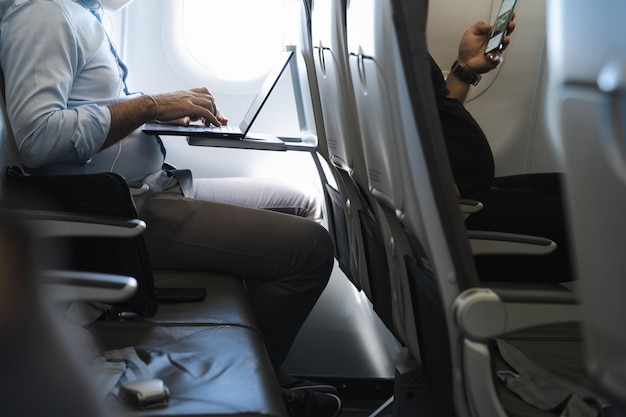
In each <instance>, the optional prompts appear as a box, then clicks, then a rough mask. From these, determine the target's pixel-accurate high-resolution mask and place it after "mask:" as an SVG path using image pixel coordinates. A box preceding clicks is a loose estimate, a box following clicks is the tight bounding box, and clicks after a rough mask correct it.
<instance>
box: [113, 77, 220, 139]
mask: <svg viewBox="0 0 626 417" xmlns="http://www.w3.org/2000/svg"><path fill="white" fill-rule="evenodd" d="M108 107H109V110H110V112H111V126H110V128H109V133H108V134H107V137H106V140H105V141H104V144H103V145H102V147H101V149H105V148H107V147H109V146H111V145H113V144H115V143H117V142H119V141H120V140H122V139H124V138H125V137H126V136H128V135H129V134H130V133H131V132H132V131H133V130H135V129H137V128H138V127H139V126H141V125H142V124H144V123H146V122H148V121H152V120H158V121H162V122H165V123H174V124H180V125H188V124H189V122H190V121H191V120H202V121H203V122H204V123H205V124H206V125H209V124H214V125H216V126H220V125H222V124H226V123H228V119H227V118H226V117H224V116H223V115H222V114H221V113H220V111H219V109H218V108H217V105H216V104H215V99H214V98H213V95H212V94H211V93H210V92H209V90H207V89H206V88H195V89H192V90H185V91H178V92H174V93H168V94H158V95H153V96H149V95H144V96H140V97H137V98H133V99H130V100H125V101H120V102H117V103H114V104H110V105H109V106H108Z"/></svg>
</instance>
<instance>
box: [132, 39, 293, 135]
mask: <svg viewBox="0 0 626 417" xmlns="http://www.w3.org/2000/svg"><path fill="white" fill-rule="evenodd" d="M292 55H293V51H286V52H281V54H280V55H279V56H278V58H277V60H276V63H275V64H274V66H273V67H272V69H271V70H270V72H269V73H268V74H267V77H266V78H265V81H263V84H262V85H261V89H260V90H259V92H258V93H257V95H256V97H255V98H254V100H253V101H252V104H250V107H249V108H248V111H247V112H246V114H245V116H244V117H243V120H242V121H241V123H239V126H232V125H226V126H219V127H218V126H202V125H190V126H176V125H169V124H164V123H153V122H151V123H146V124H144V125H143V127H142V131H143V132H144V133H146V134H148V135H175V136H197V137H204V138H222V139H243V138H244V137H245V136H246V134H247V133H248V131H249V130H250V127H251V126H252V123H253V122H254V120H255V119H256V117H257V116H258V115H259V112H260V111H261V109H262V108H263V105H264V104H265V102H266V101H267V98H268V97H269V95H270V93H271V92H272V90H273V89H274V87H275V86H276V83H277V82H278V80H279V79H280V76H281V75H282V73H283V72H284V71H285V68H287V64H288V63H289V60H290V59H291V56H292Z"/></svg>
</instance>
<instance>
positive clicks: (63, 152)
mask: <svg viewBox="0 0 626 417" xmlns="http://www.w3.org/2000/svg"><path fill="white" fill-rule="evenodd" d="M76 24H77V23H76V22H75V21H72V20H71V19H70V18H69V17H68V15H67V11H66V10H62V9H61V8H60V7H59V6H58V5H57V4H56V3H55V2H26V3H23V4H22V5H20V6H17V7H16V8H14V9H12V10H10V11H8V12H7V14H5V16H4V17H3V19H2V24H1V27H0V45H1V46H0V48H1V49H0V64H1V65H2V69H3V72H4V78H5V95H6V97H5V99H6V104H7V111H8V115H9V120H10V121H11V125H12V126H11V127H12V129H13V133H14V136H15V139H16V142H17V147H18V149H19V151H20V156H21V158H22V162H23V163H24V165H26V166H27V167H30V168H38V167H41V166H45V165H47V164H52V163H58V162H66V163H67V162H69V163H76V164H82V163H85V162H86V161H88V160H89V159H90V158H91V157H92V156H93V155H94V154H95V153H96V152H97V151H98V150H99V149H100V148H101V146H102V144H103V143H104V140H105V138H106V136H107V134H108V131H109V127H110V121H111V120H110V119H111V116H110V112H109V109H108V108H107V107H106V106H99V105H96V104H93V103H91V104H84V105H78V106H74V107H73V108H70V107H69V106H68V103H69V101H70V96H71V92H72V86H73V83H74V80H75V79H76V77H78V76H79V74H80V70H81V68H82V66H83V65H84V63H85V60H86V59H87V57H86V56H85V53H84V50H83V45H82V44H81V42H80V41H81V39H80V38H79V36H77V28H76V27H75V25H76Z"/></svg>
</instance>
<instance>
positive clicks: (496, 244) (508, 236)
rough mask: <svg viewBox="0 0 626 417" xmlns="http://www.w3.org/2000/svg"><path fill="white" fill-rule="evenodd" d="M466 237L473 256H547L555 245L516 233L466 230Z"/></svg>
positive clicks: (548, 241)
mask: <svg viewBox="0 0 626 417" xmlns="http://www.w3.org/2000/svg"><path fill="white" fill-rule="evenodd" d="M467 236H468V238H469V240H470V246H471V248H472V253H473V254H474V255H547V254H549V253H551V252H553V251H554V250H555V249H556V243H555V242H553V241H552V240H550V239H546V238H544V237H538V236H529V235H520V234H517V233H503V232H490V231H481V230H468V231H467Z"/></svg>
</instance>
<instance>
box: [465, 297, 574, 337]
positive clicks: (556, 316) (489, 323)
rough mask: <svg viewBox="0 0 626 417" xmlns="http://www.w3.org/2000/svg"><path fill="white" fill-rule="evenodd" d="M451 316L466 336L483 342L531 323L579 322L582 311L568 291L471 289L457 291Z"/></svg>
mask: <svg viewBox="0 0 626 417" xmlns="http://www.w3.org/2000/svg"><path fill="white" fill-rule="evenodd" d="M453 310H454V317H455V319H456V322H457V325H458V327H459V329H460V330H461V331H462V332H463V334H464V335H465V337H467V338H468V339H470V340H473V341H476V342H485V341H488V340H490V339H493V338H495V337H501V336H503V335H506V334H508V333H511V332H514V331H517V330H522V329H525V328H529V327H533V326H541V325H548V324H558V323H570V322H578V321H580V320H581V319H582V313H581V310H580V307H579V305H578V300H577V299H576V297H575V295H574V293H571V292H569V291H567V290H562V291H561V290H557V289H555V290H532V289H523V288H522V289H521V290H520V291H517V290H514V289H512V290H505V291H504V290H503V291H498V290H493V289H491V288H472V289H469V290H466V291H464V292H463V293H461V294H459V296H458V297H457V299H456V301H455V302H454V306H453Z"/></svg>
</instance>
